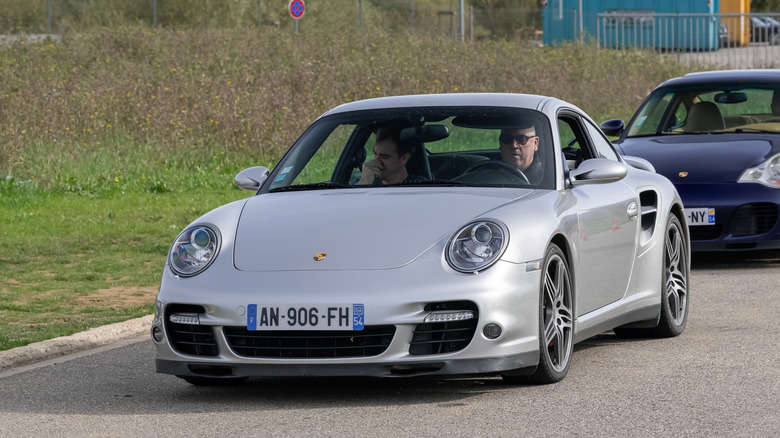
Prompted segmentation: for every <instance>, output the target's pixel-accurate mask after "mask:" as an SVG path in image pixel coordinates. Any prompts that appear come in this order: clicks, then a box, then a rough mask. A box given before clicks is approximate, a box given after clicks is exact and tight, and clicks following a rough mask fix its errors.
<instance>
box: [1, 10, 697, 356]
mask: <svg viewBox="0 0 780 438" xmlns="http://www.w3.org/2000/svg"><path fill="white" fill-rule="evenodd" d="M334 29H336V30H334V31H333V32H324V31H322V30H318V31H311V32H302V33H300V34H295V33H292V32H290V31H289V30H281V29H278V28H271V27H268V28H263V29H260V30H258V29H243V30H231V29H214V28H208V29H200V30H197V31H195V30H171V29H150V28H148V27H147V26H139V25H122V26H118V27H115V28H111V29H109V28H103V27H96V28H94V29H92V30H90V31H88V32H83V33H81V34H79V35H76V34H72V35H70V36H66V37H64V38H63V40H62V41H61V42H56V43H55V42H52V41H47V42H44V43H41V44H33V43H29V42H25V41H24V40H16V41H13V42H10V43H9V44H7V45H0V223H2V230H1V231H0V321H2V324H0V349H8V348H12V347H15V346H20V345H24V344H27V343H29V342H35V341H40V340H43V339H47V338H51V337H54V336H60V335H66V334H71V333H74V332H77V331H81V330H84V329H87V328H89V327H94V326H98V325H102V324H105V323H109V322H116V321H121V320H126V319H129V318H133V317H136V316H139V315H143V314H148V313H151V312H152V311H153V302H154V293H155V292H156V288H157V285H158V283H159V276H160V273H161V270H162V266H163V263H164V260H165V255H166V252H167V250H168V247H169V245H170V243H171V242H172V241H173V239H174V238H175V237H176V235H177V234H178V232H179V231H180V230H181V229H182V228H183V227H184V226H185V225H186V224H187V223H189V222H190V221H191V220H193V219H195V218H196V217H198V216H199V215H200V214H202V213H205V212H206V211H208V210H210V209H211V208H214V207H216V206H218V205H221V204H224V203H226V202H229V201H232V200H235V199H239V198H242V197H244V196H246V192H242V191H240V190H238V189H236V188H234V187H233V186H232V177H233V175H235V173H237V172H238V171H239V170H241V169H243V168H245V167H248V166H252V165H265V166H268V167H272V166H273V164H274V163H275V162H276V160H277V159H278V158H279V157H280V156H281V154H282V153H283V152H284V151H285V150H286V148H287V147H288V146H289V145H290V144H291V143H292V141H294V139H295V137H296V136H297V135H299V134H300V133H301V132H302V131H303V129H304V128H305V127H306V126H307V125H308V124H309V123H310V122H311V121H313V120H314V119H315V118H316V117H317V116H319V115H320V114H321V113H322V112H323V111H325V110H326V109H329V108H331V107H333V106H335V105H338V104H341V103H344V102H349V101H353V100H357V99H364V98H369V97H376V96H387V95H396V94H410V93H442V92H454V93H462V92H482V91H495V92H522V93H537V94H546V95H553V96H556V97H560V98H562V99H564V100H568V101H571V102H573V103H575V104H577V105H578V106H580V107H581V108H583V109H584V110H585V111H587V112H588V113H590V114H591V115H592V116H594V118H595V119H596V121H597V122H599V121H601V120H604V119H606V118H611V117H622V118H626V117H628V116H629V115H630V114H631V112H632V111H633V110H634V109H635V108H636V106H637V105H638V103H639V102H640V101H641V100H642V99H643V98H644V97H645V96H646V94H647V93H648V91H649V90H650V89H651V88H652V87H653V86H654V85H655V84H657V83H659V82H661V81H662V80H664V79H666V78H668V77H671V76H675V75H678V74H681V73H684V72H685V71H686V70H687V68H685V67H681V66H679V65H676V64H673V63H668V62H667V63H663V62H660V61H659V58H658V57H657V55H656V54H654V53H646V52H634V51H613V50H600V49H598V48H597V47H594V46H588V45H567V46H561V47H538V46H534V45H530V44H527V43H523V42H512V41H482V42H477V43H467V44H463V43H460V42H456V41H452V40H451V39H447V38H440V37H435V36H425V35H416V34H415V35H408V34H406V33H404V32H403V31H401V30H399V31H392V30H391V31H380V30H376V29H374V30H372V31H370V32H369V31H365V32H340V31H338V28H335V27H334Z"/></svg>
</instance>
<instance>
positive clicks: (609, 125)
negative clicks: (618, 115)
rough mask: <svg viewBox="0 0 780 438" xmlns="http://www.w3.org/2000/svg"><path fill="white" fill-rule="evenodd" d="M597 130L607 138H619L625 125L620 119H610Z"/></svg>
mask: <svg viewBox="0 0 780 438" xmlns="http://www.w3.org/2000/svg"><path fill="white" fill-rule="evenodd" d="M599 128H601V131H602V132H603V133H604V134H606V135H607V136H608V137H620V135H621V134H623V130H624V129H625V128H626V124H625V123H623V121H622V120H620V119H611V120H607V121H606V122H604V123H602V124H601V125H599Z"/></svg>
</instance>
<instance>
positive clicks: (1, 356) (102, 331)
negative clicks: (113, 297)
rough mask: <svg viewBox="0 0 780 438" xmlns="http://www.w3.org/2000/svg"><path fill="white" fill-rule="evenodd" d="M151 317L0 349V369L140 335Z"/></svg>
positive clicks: (145, 330)
mask: <svg viewBox="0 0 780 438" xmlns="http://www.w3.org/2000/svg"><path fill="white" fill-rule="evenodd" d="M153 318H154V315H146V316H142V317H140V318H136V319H131V320H129V321H124V322H117V323H115V324H109V325H106V326H103V327H95V328H91V329H89V330H87V331H84V332H80V333H76V334H73V335H70V336H63V337H60V338H55V339H49V340H46V341H41V342H35V343H32V344H29V345H25V346H22V347H16V348H12V349H10V350H5V351H0V371H6V370H9V369H12V368H16V367H20V366H23V365H29V364H32V363H35V362H41V361H43V360H46V359H52V358H55V357H59V356H65V355H66V354H71V353H77V352H81V351H84V350H89V349H91V348H95V347H99V346H102V345H106V344H108V343H111V342H114V341H120V340H124V339H129V338H133V337H136V336H141V335H143V334H146V333H148V332H149V329H150V327H151V326H152V320H153Z"/></svg>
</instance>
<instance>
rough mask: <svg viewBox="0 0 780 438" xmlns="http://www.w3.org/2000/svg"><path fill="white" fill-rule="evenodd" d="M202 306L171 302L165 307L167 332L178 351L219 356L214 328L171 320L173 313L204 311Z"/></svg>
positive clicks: (195, 354)
mask: <svg viewBox="0 0 780 438" xmlns="http://www.w3.org/2000/svg"><path fill="white" fill-rule="evenodd" d="M204 311H205V310H204V309H203V307H201V306H192V305H186V304H170V305H168V306H167V307H166V308H165V332H166V333H167V334H168V341H169V342H170V344H171V348H173V349H174V350H175V351H176V352H178V353H181V354H191V355H194V356H210V357H213V356H217V355H218V354H219V348H218V347H217V341H216V339H215V338H214V329H213V328H212V327H211V326H208V325H192V324H177V323H174V322H171V321H170V316H171V314H173V313H204Z"/></svg>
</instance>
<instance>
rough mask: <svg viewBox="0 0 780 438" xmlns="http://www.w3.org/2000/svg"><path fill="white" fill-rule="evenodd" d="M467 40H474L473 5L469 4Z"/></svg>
mask: <svg viewBox="0 0 780 438" xmlns="http://www.w3.org/2000/svg"><path fill="white" fill-rule="evenodd" d="M469 41H471V42H472V43H473V42H474V5H469Z"/></svg>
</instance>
